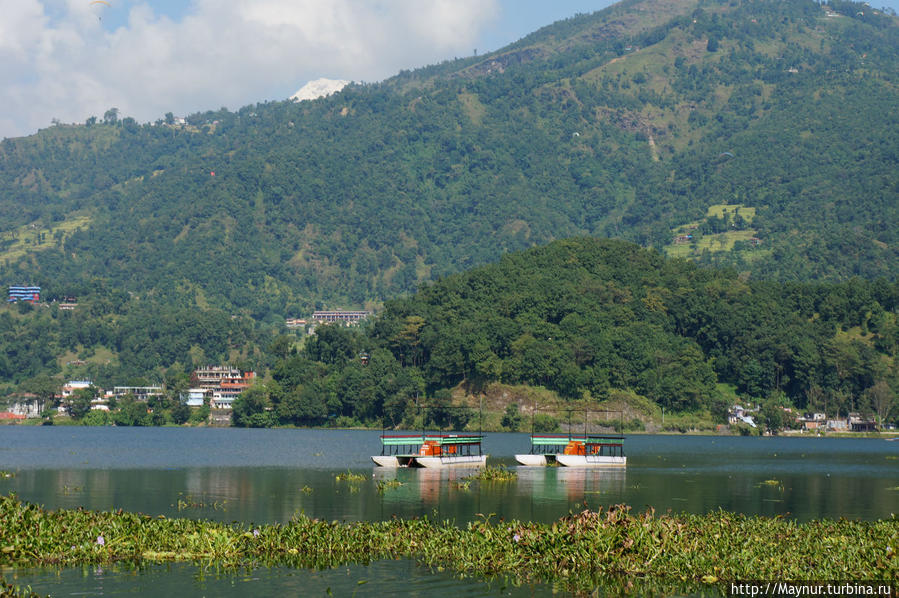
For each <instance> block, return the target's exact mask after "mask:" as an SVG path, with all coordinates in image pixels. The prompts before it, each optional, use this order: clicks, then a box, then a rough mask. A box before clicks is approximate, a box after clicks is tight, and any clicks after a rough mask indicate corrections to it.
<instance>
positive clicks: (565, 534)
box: [0, 480, 899, 595]
mask: <svg viewBox="0 0 899 598" xmlns="http://www.w3.org/2000/svg"><path fill="white" fill-rule="evenodd" d="M378 489H379V491H380V492H387V491H390V490H389V485H388V483H385V482H384V481H383V480H379V481H378ZM182 503H183V504H184V505H185V507H186V508H190V507H191V506H192V505H193V504H198V503H195V501H194V499H191V498H190V497H186V498H185V499H184V500H182V499H179V506H180V505H181V504H182ZM199 504H203V503H199ZM0 519H2V521H3V522H4V525H3V526H0V547H2V550H3V553H2V563H3V564H4V565H5V566H6V567H9V568H23V569H24V568H37V567H41V566H49V565H53V566H70V567H71V566H88V565H96V564H104V565H105V564H109V563H115V562H123V563H128V564H133V565H140V564H151V563H170V562H193V563H198V564H199V563H205V564H207V565H208V564H214V565H215V566H217V567H223V568H229V569H233V570H235V571H237V570H242V569H245V568H247V567H258V566H260V565H261V566H268V567H295V568H300V567H302V568H309V569H313V568H314V569H323V568H329V567H336V566H338V565H345V564H347V563H354V562H355V563H368V562H371V561H374V560H386V559H398V558H408V559H415V560H416V561H417V562H420V563H422V564H423V565H425V566H429V567H437V566H441V567H446V566H449V567H452V568H453V569H455V570H457V571H459V572H460V573H462V572H464V573H466V574H475V575H483V576H496V575H501V576H503V577H504V578H508V579H510V580H511V582H512V583H514V584H519V583H528V582H534V581H537V582H542V583H553V584H555V585H556V586H558V588H559V589H560V590H561V591H564V592H568V593H572V594H575V595H582V594H589V593H590V592H593V591H594V590H595V588H597V587H599V586H602V587H606V588H608V587H613V588H615V591H616V593H621V594H628V593H630V592H633V590H634V589H635V588H634V585H633V584H634V583H635V580H639V579H641V578H650V579H653V580H657V582H664V581H666V580H668V581H671V582H676V583H677V584H679V585H678V586H677V587H676V589H675V588H671V587H669V588H667V589H666V590H665V591H647V592H645V593H649V594H655V593H660V594H665V595H668V594H694V593H704V592H715V593H718V592H720V591H721V590H722V588H720V587H717V586H713V585H712V584H715V583H721V584H729V583H731V582H740V581H744V580H747V579H753V578H760V579H800V580H801V579H844V580H852V579H861V580H883V581H887V582H888V581H890V580H894V579H895V578H896V576H897V574H899V570H897V562H896V559H895V558H893V557H891V556H890V555H889V551H888V550H884V547H885V546H892V542H893V541H894V540H895V533H896V525H895V522H894V521H850V520H845V519H841V520H839V521H830V520H822V521H810V522H807V523H797V522H796V521H795V520H793V519H785V518H765V517H746V516H743V515H738V514H733V513H727V512H724V511H717V512H713V513H709V514H706V515H686V514H681V515H656V514H655V513H653V512H652V511H648V512H645V513H640V514H636V515H634V514H631V513H630V508H629V507H627V506H624V505H619V506H617V507H611V508H610V509H608V510H606V511H603V510H602V509H600V510H599V511H589V510H585V511H582V512H579V513H572V514H570V515H568V516H566V517H563V518H561V519H560V520H558V521H554V522H552V523H545V524H544V523H533V522H522V521H500V522H492V521H490V520H489V518H487V517H485V518H483V519H480V520H477V521H474V522H472V523H470V524H468V525H467V526H465V527H463V528H460V527H457V526H456V525H455V524H454V523H453V522H449V521H444V522H433V521H430V520H428V519H427V518H417V519H402V518H394V519H391V520H389V521H377V522H352V523H338V522H336V521H335V522H327V521H321V520H318V519H311V518H308V517H304V516H302V515H298V516H295V517H293V518H292V519H291V520H290V521H289V522H287V523H283V524H276V525H258V526H257V525H252V526H244V525H240V524H235V523H231V524H227V523H218V522H213V521H209V520H189V519H170V518H165V517H151V516H149V515H140V514H135V513H126V512H122V511H115V512H111V511H110V512H94V511H88V510H84V509H77V510H66V509H57V510H52V511H50V510H45V509H42V508H40V507H38V506H35V505H30V504H26V503H22V502H20V501H19V500H17V499H16V498H15V497H10V496H4V497H0ZM460 547H464V550H460ZM697 547H701V549H697ZM547 555H552V558H547ZM573 563H576V564H577V566H576V567H573V566H572V564H573ZM753 576H755V577H753ZM616 579H617V580H618V581H617V582H616V581H615V580H616ZM622 580H623V581H622ZM616 583H618V584H621V585H620V587H619V586H617V585H615V584H616ZM637 583H639V582H637ZM610 584H612V585H610ZM640 587H641V586H637V588H640Z"/></svg>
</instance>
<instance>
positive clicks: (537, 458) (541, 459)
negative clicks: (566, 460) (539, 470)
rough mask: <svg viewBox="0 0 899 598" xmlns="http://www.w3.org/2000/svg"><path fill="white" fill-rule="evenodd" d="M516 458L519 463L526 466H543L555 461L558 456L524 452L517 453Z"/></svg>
mask: <svg viewBox="0 0 899 598" xmlns="http://www.w3.org/2000/svg"><path fill="white" fill-rule="evenodd" d="M515 460H516V461H518V464H519V465H524V466H526V467H541V466H544V465H549V464H550V463H555V461H556V456H555V455H531V454H523V455H515Z"/></svg>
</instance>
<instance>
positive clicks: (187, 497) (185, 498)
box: [172, 492, 228, 511]
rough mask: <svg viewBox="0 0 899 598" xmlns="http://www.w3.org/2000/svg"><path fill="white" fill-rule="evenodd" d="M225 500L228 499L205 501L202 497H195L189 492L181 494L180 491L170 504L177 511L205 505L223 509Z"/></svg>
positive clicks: (219, 509)
mask: <svg viewBox="0 0 899 598" xmlns="http://www.w3.org/2000/svg"><path fill="white" fill-rule="evenodd" d="M227 502H228V501H226V500H217V501H212V502H206V501H205V500H204V499H201V498H199V499H198V498H195V497H194V496H193V495H191V494H182V493H181V492H179V493H178V500H177V502H176V503H175V504H174V505H172V506H173V507H177V509H178V511H185V510H187V509H205V508H207V507H212V509H213V510H215V511H224V510H225V505H226V504H227Z"/></svg>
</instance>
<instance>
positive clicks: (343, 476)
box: [334, 469, 368, 482]
mask: <svg viewBox="0 0 899 598" xmlns="http://www.w3.org/2000/svg"><path fill="white" fill-rule="evenodd" d="M334 479H335V480H337V481H338V482H364V481H365V480H367V479H368V476H367V475H365V474H363V473H353V472H352V471H350V470H349V469H348V470H347V471H346V473H338V474H337V475H336V476H334Z"/></svg>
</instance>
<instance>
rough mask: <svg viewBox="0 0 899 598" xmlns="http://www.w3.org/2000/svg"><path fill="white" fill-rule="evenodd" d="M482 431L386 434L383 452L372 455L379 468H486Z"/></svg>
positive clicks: (382, 447) (383, 441)
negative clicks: (472, 432) (467, 432)
mask: <svg viewBox="0 0 899 598" xmlns="http://www.w3.org/2000/svg"><path fill="white" fill-rule="evenodd" d="M483 439H484V437H483V436H481V435H479V434H424V435H414V434H382V435H381V454H380V455H372V458H371V460H372V462H373V463H374V464H375V465H377V466H379V467H427V468H429V469H442V468H447V467H484V466H486V465H487V455H484V454H482V453H481V441H482V440H483Z"/></svg>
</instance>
